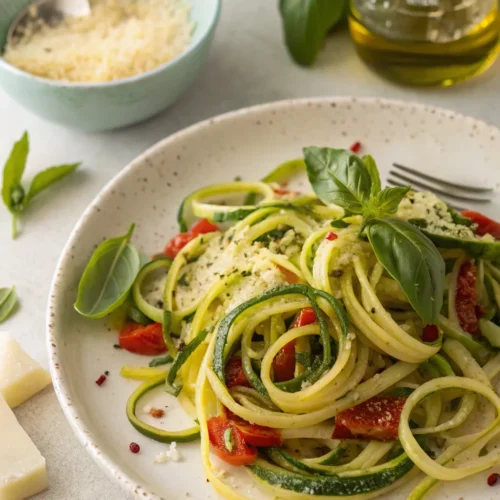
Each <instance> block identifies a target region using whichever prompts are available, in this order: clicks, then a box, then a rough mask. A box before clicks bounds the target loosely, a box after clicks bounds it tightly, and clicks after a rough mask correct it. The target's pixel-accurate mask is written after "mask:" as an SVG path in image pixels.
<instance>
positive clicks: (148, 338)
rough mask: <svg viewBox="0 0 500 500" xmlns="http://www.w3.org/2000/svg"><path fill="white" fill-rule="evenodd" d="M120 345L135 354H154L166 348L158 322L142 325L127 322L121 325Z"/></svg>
mask: <svg viewBox="0 0 500 500" xmlns="http://www.w3.org/2000/svg"><path fill="white" fill-rule="evenodd" d="M119 343H120V346H121V347H122V348H123V349H126V350H127V351H130V352H133V353H136V354H145V355H149V356H152V355H155V354H161V353H162V352H165V351H166V350H167V347H166V346H165V341H164V340H163V333H162V326H161V324H160V323H151V324H150V325H148V326H142V325H140V324H139V323H133V322H128V323H125V325H123V328H122V329H121V331H120V338H119Z"/></svg>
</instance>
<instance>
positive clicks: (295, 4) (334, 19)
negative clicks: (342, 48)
mask: <svg viewBox="0 0 500 500" xmlns="http://www.w3.org/2000/svg"><path fill="white" fill-rule="evenodd" d="M346 11H347V0H280V13H281V18H282V20H283V29H284V32H285V41H286V45H287V47H288V50H289V52H290V55H291V56H292V57H293V59H294V60H295V61H296V62H297V63H298V64H301V65H303V66H309V65H311V64H312V63H313V62H314V60H315V59H316V56H317V54H318V52H319V51H320V50H321V48H322V47H323V43H324V41H325V38H326V36H327V34H328V32H329V31H330V30H331V29H332V28H333V27H334V26H335V25H336V24H338V23H339V22H340V21H341V20H342V19H343V18H344V15H345V13H346Z"/></svg>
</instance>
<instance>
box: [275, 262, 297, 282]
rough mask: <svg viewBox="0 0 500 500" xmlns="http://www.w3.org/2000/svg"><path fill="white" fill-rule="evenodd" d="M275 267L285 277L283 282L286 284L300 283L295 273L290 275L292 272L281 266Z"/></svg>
mask: <svg viewBox="0 0 500 500" xmlns="http://www.w3.org/2000/svg"><path fill="white" fill-rule="evenodd" d="M276 267H277V268H278V269H279V271H280V273H281V274H282V275H283V276H284V277H285V281H286V282H287V283H290V284H291V285H295V284H296V283H300V279H299V277H298V276H297V275H296V274H295V273H292V271H289V270H288V269H286V268H285V267H282V266H278V265H277V266H276Z"/></svg>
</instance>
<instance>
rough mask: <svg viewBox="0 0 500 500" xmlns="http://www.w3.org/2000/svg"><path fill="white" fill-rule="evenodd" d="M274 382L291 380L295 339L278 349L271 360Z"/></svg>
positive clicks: (293, 366) (293, 369)
mask: <svg viewBox="0 0 500 500" xmlns="http://www.w3.org/2000/svg"><path fill="white" fill-rule="evenodd" d="M273 371H274V380H275V382H286V381H287V380H292V378H293V377H294V375H295V340H292V342H288V344H286V345H285V346H284V347H282V348H281V349H280V351H279V352H278V354H276V356H275V358H274V360H273Z"/></svg>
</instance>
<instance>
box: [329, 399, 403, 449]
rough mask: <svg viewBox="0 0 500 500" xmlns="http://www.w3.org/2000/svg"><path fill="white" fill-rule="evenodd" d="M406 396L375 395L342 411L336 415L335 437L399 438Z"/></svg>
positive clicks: (333, 435) (380, 439) (377, 439)
mask: <svg viewBox="0 0 500 500" xmlns="http://www.w3.org/2000/svg"><path fill="white" fill-rule="evenodd" d="M405 402H406V398H405V397H401V396H375V397H373V398H371V399H369V400H368V401H365V402H364V403H361V404H359V405H356V406H353V407H352V408H349V409H347V410H344V411H341V412H340V413H339V414H338V415H337V416H336V417H335V428H334V429H333V434H332V438H333V439H351V438H361V439H370V440H376V441H391V440H393V439H397V438H398V426H399V420H400V418H401V412H402V411H403V406H404V405H405Z"/></svg>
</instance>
